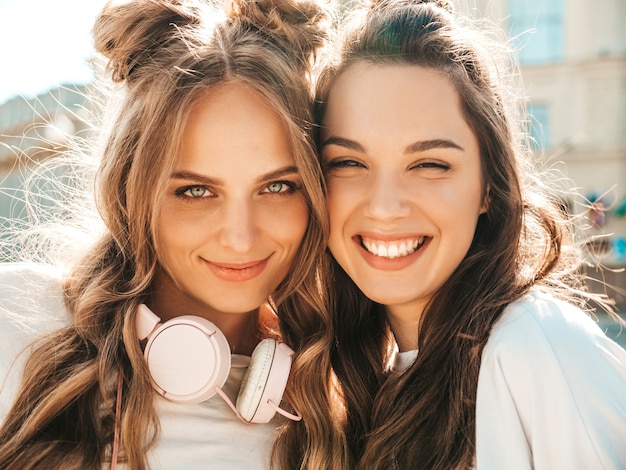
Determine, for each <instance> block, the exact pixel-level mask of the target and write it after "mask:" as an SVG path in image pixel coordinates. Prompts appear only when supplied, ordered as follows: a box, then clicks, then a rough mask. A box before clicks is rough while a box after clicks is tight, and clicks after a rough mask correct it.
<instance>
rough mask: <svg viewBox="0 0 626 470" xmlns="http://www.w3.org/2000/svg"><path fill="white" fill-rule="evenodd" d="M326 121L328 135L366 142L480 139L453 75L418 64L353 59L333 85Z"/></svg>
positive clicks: (325, 135) (323, 132)
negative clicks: (471, 128) (461, 101)
mask: <svg viewBox="0 0 626 470" xmlns="http://www.w3.org/2000/svg"><path fill="white" fill-rule="evenodd" d="M322 126H323V129H322V136H323V137H327V136H328V135H330V134H333V135H335V134H339V135H340V136H342V137H348V138H353V139H356V140H358V141H361V140H362V141H365V142H367V141H369V140H372V139H373V138H377V139H379V140H380V139H384V140H385V141H389V142H390V143H393V142H404V143H410V142H412V141H415V140H420V139H423V138H427V139H432V138H451V137H455V138H456V139H460V140H461V141H463V142H466V141H467V140H468V139H474V134H473V132H472V131H471V130H470V128H469V126H468V125H467V123H466V120H465V118H464V115H463V112H462V109H461V103H460V96H459V93H458V92H457V90H456V88H455V87H454V85H453V83H452V82H451V80H450V79H449V78H448V77H447V76H446V75H445V74H444V73H442V72H439V71H437V70H434V69H431V68H426V67H422V66H417V65H395V64H394V65H390V64H388V65H380V64H371V63H364V62H360V63H356V64H352V65H350V66H349V67H347V68H346V69H345V70H344V71H343V72H342V73H341V74H340V75H339V76H338V77H337V78H336V79H335V82H334V83H333V84H332V86H331V88H330V90H329V95H328V100H327V105H326V111H325V114H324V116H323V119H322Z"/></svg>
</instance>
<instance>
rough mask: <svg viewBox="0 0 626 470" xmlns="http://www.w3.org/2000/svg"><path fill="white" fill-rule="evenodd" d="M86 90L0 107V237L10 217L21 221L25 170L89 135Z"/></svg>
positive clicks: (60, 91) (63, 89)
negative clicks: (75, 139)
mask: <svg viewBox="0 0 626 470" xmlns="http://www.w3.org/2000/svg"><path fill="white" fill-rule="evenodd" d="M86 92H87V89H86V87H85V86H62V87H58V88H55V89H52V90H49V91H48V92H45V93H42V94H41V95H40V96H37V97H35V98H30V99H27V98H24V97H15V98H13V99H10V100H9V101H7V102H5V103H3V104H2V105H0V235H1V230H2V229H3V227H6V226H7V224H8V223H9V220H10V219H16V218H17V219H19V218H24V217H25V211H26V207H25V206H26V204H25V200H24V192H23V191H22V187H23V186H24V185H25V181H26V180H27V179H28V175H29V171H30V169H32V168H33V167H34V166H35V165H37V164H38V163H39V162H43V161H45V160H46V159H48V158H49V157H51V156H53V155H57V154H59V153H62V152H64V151H65V150H67V148H68V144H69V142H70V140H71V139H73V138H74V137H77V136H81V137H87V136H88V135H89V134H88V133H89V132H90V126H89V124H88V122H89V118H90V116H91V113H90V112H89V109H88V106H89V102H88V99H87V95H86ZM63 171H64V169H63V167H62V166H61V167H59V168H57V169H56V170H55V176H58V177H61V176H62V173H63ZM56 173H59V174H58V175H57V174H56ZM45 203H46V201H42V200H38V201H37V204H39V205H42V204H45ZM1 258H2V255H1V254H0V260H1Z"/></svg>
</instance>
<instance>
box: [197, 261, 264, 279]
mask: <svg viewBox="0 0 626 470" xmlns="http://www.w3.org/2000/svg"><path fill="white" fill-rule="evenodd" d="M269 259H270V257H269V256H268V257H267V258H265V259H263V260H260V261H250V262H248V263H240V264H234V263H215V262H211V261H206V263H207V265H208V266H209V269H210V270H211V271H212V272H213V274H214V275H215V276H216V277H217V278H219V279H221V280H223V281H229V282H242V281H249V280H250V279H254V278H255V277H257V276H258V275H260V274H261V273H262V272H263V270H264V269H265V267H266V266H267V263H268V261H269Z"/></svg>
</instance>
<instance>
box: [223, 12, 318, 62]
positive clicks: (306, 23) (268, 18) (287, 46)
mask: <svg viewBox="0 0 626 470" xmlns="http://www.w3.org/2000/svg"><path fill="white" fill-rule="evenodd" d="M227 11H228V13H229V15H230V17H231V18H233V19H238V20H239V21H241V22H243V23H248V24H249V25H250V26H252V27H254V28H256V29H257V30H258V31H259V32H261V33H263V34H265V35H266V36H267V37H268V38H270V39H271V40H273V41H274V42H275V43H276V44H277V45H278V46H279V47H281V48H282V49H283V50H285V51H288V52H289V54H290V55H291V56H294V57H296V58H298V59H299V62H301V63H302V64H303V65H304V66H305V67H307V66H308V63H309V59H310V58H311V57H312V56H313V55H314V53H315V51H316V49H318V48H319V47H320V46H322V45H323V44H324V41H325V40H326V38H327V37H328V24H329V20H330V15H329V14H328V10H326V9H325V8H324V7H323V5H322V4H321V2H315V1H311V0H231V1H230V5H229V7H228V6H227ZM298 56H299V57H298Z"/></svg>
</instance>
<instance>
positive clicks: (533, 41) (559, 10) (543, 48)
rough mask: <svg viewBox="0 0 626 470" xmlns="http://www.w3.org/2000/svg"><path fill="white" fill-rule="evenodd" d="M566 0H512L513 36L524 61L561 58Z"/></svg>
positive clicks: (510, 19)
mask: <svg viewBox="0 0 626 470" xmlns="http://www.w3.org/2000/svg"><path fill="white" fill-rule="evenodd" d="M563 3H564V2H563V0H550V1H545V0H508V2H507V9H508V14H509V22H510V31H511V37H513V38H514V45H515V47H516V49H517V50H518V51H519V52H518V57H519V60H520V62H521V63H522V65H538V64H545V63H549V62H558V61H560V60H562V59H563V55H564V36H565V28H564V14H565V9H564V5H563Z"/></svg>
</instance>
